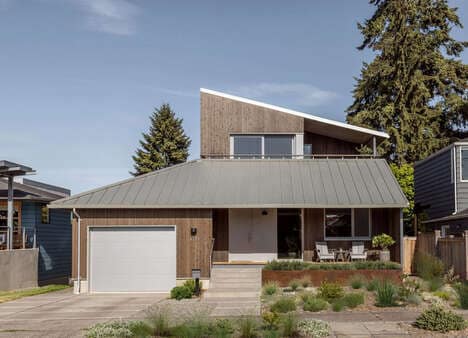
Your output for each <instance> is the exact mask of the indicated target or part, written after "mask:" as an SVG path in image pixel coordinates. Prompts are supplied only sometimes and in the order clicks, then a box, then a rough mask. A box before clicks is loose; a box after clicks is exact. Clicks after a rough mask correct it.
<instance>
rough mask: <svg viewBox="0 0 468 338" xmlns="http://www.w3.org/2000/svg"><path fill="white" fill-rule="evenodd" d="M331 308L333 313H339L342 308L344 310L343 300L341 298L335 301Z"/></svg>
mask: <svg viewBox="0 0 468 338" xmlns="http://www.w3.org/2000/svg"><path fill="white" fill-rule="evenodd" d="M331 307H332V310H333V311H335V312H340V311H343V310H344V308H345V303H344V300H343V299H342V298H340V299H335V300H334V301H333V303H332V305H331Z"/></svg>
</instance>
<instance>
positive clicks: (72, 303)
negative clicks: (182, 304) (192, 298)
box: [0, 289, 167, 338]
mask: <svg viewBox="0 0 468 338" xmlns="http://www.w3.org/2000/svg"><path fill="white" fill-rule="evenodd" d="M166 297H167V295H166V294H128V293H127V294H94V295H74V294H72V291H71V290H70V289H68V290H63V291H58V292H51V293H47V294H43V295H38V296H32V297H25V298H21V299H18V300H15V301H11V302H6V303H2V304H0V337H2V338H3V337H57V338H58V337H61V338H62V337H82V336H83V331H82V330H84V329H86V328H88V327H89V326H92V325H94V324H96V323H99V322H106V321H109V320H115V319H129V318H134V317H138V316H141V312H142V311H143V310H145V309H146V308H147V307H148V306H150V305H153V304H155V303H157V302H159V301H161V300H162V299H164V298H166Z"/></svg>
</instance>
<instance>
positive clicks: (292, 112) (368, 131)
mask: <svg viewBox="0 0 468 338" xmlns="http://www.w3.org/2000/svg"><path fill="white" fill-rule="evenodd" d="M200 92H201V93H205V94H211V95H216V96H220V97H224V98H226V99H230V100H235V101H238V102H243V103H247V104H251V105H255V106H258V107H262V108H267V109H272V110H277V111H280V112H282V113H286V114H290V115H294V116H299V117H302V118H305V119H308V120H312V121H316V122H320V123H326V124H329V125H332V126H336V127H341V128H345V129H350V130H354V131H357V132H360V133H364V134H368V135H374V136H379V137H383V138H390V136H389V135H388V134H387V133H385V132H381V131H377V130H372V129H368V128H363V127H358V126H354V125H351V124H347V123H344V122H338V121H333V120H330V119H326V118H323V117H318V116H314V115H310V114H307V113H302V112H299V111H295V110H291V109H287V108H283V107H279V106H275V105H272V104H268V103H263V102H259V101H255V100H250V99H247V98H243V97H239V96H235V95H230V94H226V93H222V92H218V91H215V90H211V89H206V88H200Z"/></svg>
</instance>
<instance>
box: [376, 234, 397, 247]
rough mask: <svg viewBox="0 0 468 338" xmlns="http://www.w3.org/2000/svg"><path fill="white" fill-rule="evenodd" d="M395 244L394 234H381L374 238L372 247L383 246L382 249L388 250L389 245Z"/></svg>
mask: <svg viewBox="0 0 468 338" xmlns="http://www.w3.org/2000/svg"><path fill="white" fill-rule="evenodd" d="M393 244H395V240H394V239H393V238H392V236H390V235H387V234H380V235H377V236H374V237H373V238H372V247H373V248H377V247H379V248H381V249H382V250H387V249H388V247H389V246H392V245H393Z"/></svg>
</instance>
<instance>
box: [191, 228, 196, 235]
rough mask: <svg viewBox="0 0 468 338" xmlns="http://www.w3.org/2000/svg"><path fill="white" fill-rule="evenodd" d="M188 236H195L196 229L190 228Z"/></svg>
mask: <svg viewBox="0 0 468 338" xmlns="http://www.w3.org/2000/svg"><path fill="white" fill-rule="evenodd" d="M190 234H191V235H192V236H196V235H197V228H190Z"/></svg>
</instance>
